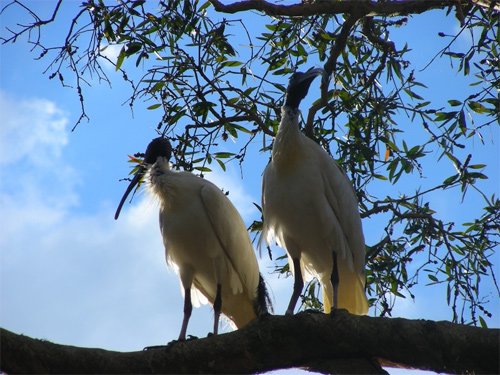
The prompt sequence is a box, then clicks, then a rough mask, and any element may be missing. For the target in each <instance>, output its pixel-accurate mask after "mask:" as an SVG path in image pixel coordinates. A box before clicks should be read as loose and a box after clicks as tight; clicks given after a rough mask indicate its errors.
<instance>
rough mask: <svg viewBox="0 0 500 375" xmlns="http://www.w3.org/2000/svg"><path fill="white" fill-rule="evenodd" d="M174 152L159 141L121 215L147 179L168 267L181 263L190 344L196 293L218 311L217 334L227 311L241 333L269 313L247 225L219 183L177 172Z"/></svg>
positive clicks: (150, 151) (181, 337) (184, 326)
mask: <svg viewBox="0 0 500 375" xmlns="http://www.w3.org/2000/svg"><path fill="white" fill-rule="evenodd" d="M171 152H172V147H171V145H170V142H169V141H168V140H167V139H165V138H161V137H160V138H156V139H154V140H153V141H152V142H151V143H150V144H149V145H148V148H147V150H146V154H145V157H144V162H143V164H142V165H141V166H140V167H139V170H138V171H137V173H136V174H135V176H134V178H133V180H132V181H131V182H130V185H129V186H128V188H127V190H126V191H125V194H124V195H123V197H122V199H121V201H120V204H119V206H118V208H117V210H116V214H115V219H117V218H118V216H119V214H120V210H121V208H122V205H123V203H124V202H125V199H126V198H127V196H128V195H129V193H130V192H131V191H132V189H133V188H134V187H135V186H136V185H137V183H138V182H139V181H140V180H141V179H142V177H143V176H146V177H145V179H146V181H147V183H148V185H149V189H150V191H151V192H152V193H153V194H154V195H155V196H156V197H157V198H158V199H159V201H160V230H161V234H162V236H163V243H164V245H165V254H166V259H167V263H169V264H175V265H176V266H177V268H178V271H179V276H180V279H181V284H182V287H183V291H184V319H183V321H182V327H181V332H180V334H179V340H185V338H186V331H187V326H188V322H189V318H190V316H191V311H192V301H191V291H192V289H194V292H196V291H199V292H201V294H202V295H203V296H205V297H206V298H207V299H208V301H210V303H211V304H212V305H213V308H214V334H217V331H218V325H219V316H220V313H221V312H222V313H223V314H224V315H226V316H227V317H228V318H229V319H230V320H231V321H232V322H233V323H234V324H235V325H236V327H238V328H241V327H243V326H244V325H246V324H247V323H248V322H250V321H251V320H253V319H255V318H256V317H257V316H260V315H263V314H267V311H268V310H267V308H268V302H269V298H268V295H267V291H266V286H265V284H264V281H263V279H262V276H261V275H260V273H259V268H258V265H257V258H256V256H255V253H254V250H253V247H252V243H251V241H250V237H249V235H248V232H247V230H246V227H245V224H244V222H243V220H242V218H241V216H240V215H239V213H238V211H237V210H236V208H235V207H234V206H233V205H232V203H231V202H230V201H229V199H228V198H227V196H226V195H225V194H224V193H223V192H222V191H221V190H220V189H219V188H218V187H217V186H215V185H214V184H212V183H211V182H209V181H207V180H204V179H203V178H200V177H197V176H195V175H193V174H192V173H189V172H178V171H173V170H172V169H171V166H170V163H169V159H170V156H171Z"/></svg>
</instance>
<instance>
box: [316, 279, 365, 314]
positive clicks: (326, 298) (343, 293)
mask: <svg viewBox="0 0 500 375" xmlns="http://www.w3.org/2000/svg"><path fill="white" fill-rule="evenodd" d="M362 277H364V276H361V275H359V274H357V273H354V272H342V271H341V274H340V283H339V289H338V292H339V295H338V297H337V298H338V300H337V303H338V306H337V307H338V308H340V309H347V310H348V311H349V312H350V313H351V314H356V315H366V314H367V313H368V307H369V306H368V300H367V299H366V294H365V288H364V285H363V282H362ZM321 284H322V286H323V288H322V289H323V311H324V312H325V314H329V313H330V312H331V310H332V307H333V287H332V284H331V282H330V280H329V279H328V280H324V281H323V282H322V283H321Z"/></svg>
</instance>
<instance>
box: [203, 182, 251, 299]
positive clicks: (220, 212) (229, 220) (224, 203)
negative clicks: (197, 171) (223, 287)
mask: <svg viewBox="0 0 500 375" xmlns="http://www.w3.org/2000/svg"><path fill="white" fill-rule="evenodd" d="M205 182H206V184H204V185H203V187H202V188H201V199H202V202H203V205H204V206H205V210H206V212H207V215H208V217H209V219H210V223H211V224H212V227H213V230H214V232H215V234H216V236H217V238H218V239H219V242H220V244H221V246H222V248H223V251H224V254H225V256H226V258H227V260H228V261H229V262H230V263H231V265H232V266H233V268H234V270H235V271H236V273H237V276H238V278H239V280H240V282H241V284H242V285H243V287H244V288H245V291H246V292H247V293H249V294H250V295H251V296H252V297H254V296H255V294H256V292H257V285H258V283H259V268H258V265H257V258H256V257H255V254H254V251H253V247H252V243H251V241H250V237H249V236H248V232H247V229H246V226H245V223H244V222H243V219H242V218H241V216H240V214H239V213H238V211H237V210H236V208H235V207H234V206H233V204H232V203H231V201H230V200H229V199H228V198H227V197H226V195H225V194H224V193H223V192H222V191H221V190H220V189H219V188H218V187H216V186H215V185H214V184H212V183H210V182H208V181H206V180H205ZM231 286H232V288H233V289H234V285H231Z"/></svg>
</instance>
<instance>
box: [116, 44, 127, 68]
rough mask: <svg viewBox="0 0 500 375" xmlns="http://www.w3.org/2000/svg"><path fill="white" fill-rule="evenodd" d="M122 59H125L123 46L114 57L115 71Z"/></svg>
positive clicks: (120, 64) (119, 66)
mask: <svg viewBox="0 0 500 375" xmlns="http://www.w3.org/2000/svg"><path fill="white" fill-rule="evenodd" d="M124 59H125V46H123V47H122V49H121V50H120V53H119V54H118V58H117V59H116V67H115V70H116V71H118V70H120V68H121V66H122V64H123V60H124Z"/></svg>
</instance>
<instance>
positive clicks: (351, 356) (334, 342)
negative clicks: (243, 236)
mask: <svg viewBox="0 0 500 375" xmlns="http://www.w3.org/2000/svg"><path fill="white" fill-rule="evenodd" d="M0 334H1V358H2V363H1V369H2V370H3V371H5V372H6V373H184V374H186V373H256V372H263V371H268V370H272V369H279V368H291V367H305V368H308V369H310V370H316V371H321V372H326V373H333V372H335V373H384V370H383V369H382V368H381V367H380V366H379V364H378V363H379V362H380V363H382V364H383V365H388V366H397V367H411V368H419V369H425V370H433V371H437V372H447V373H464V372H470V373H496V372H497V371H498V358H499V340H498V338H499V330H498V329H485V328H478V327H472V326H464V325H459V324H453V323H449V322H434V321H426V320H408V319H400V318H397V319H389V318H372V317H367V316H355V315H350V314H348V313H347V312H346V311H344V310H340V311H336V312H335V313H334V314H332V315H325V314H323V313H300V314H297V315H295V316H267V317H264V318H262V319H260V320H258V321H254V322H252V323H250V324H249V325H248V326H246V327H245V328H243V329H240V330H238V331H235V332H232V333H227V334H222V335H219V336H211V337H208V338H204V339H198V340H192V341H185V342H173V343H170V344H169V345H168V346H167V347H165V348H164V349H154V350H148V351H138V352H129V353H120V352H113V351H107V350H102V349H87V348H78V347H73V346H65V345H58V344H53V343H51V342H48V341H44V340H36V339H32V338H29V337H27V336H22V335H16V334H14V333H12V332H9V331H7V330H3V329H2V330H1V331H0Z"/></svg>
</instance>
